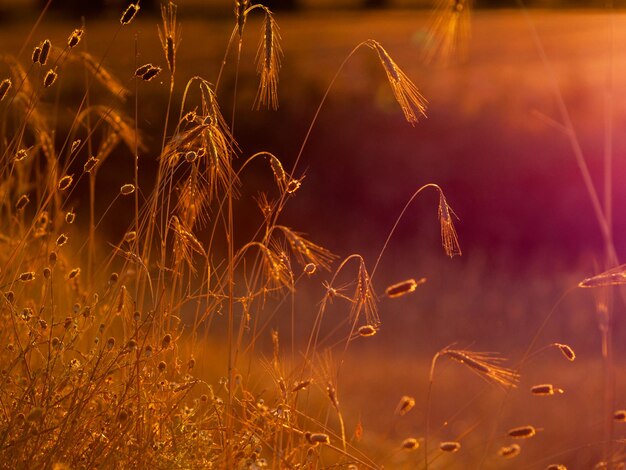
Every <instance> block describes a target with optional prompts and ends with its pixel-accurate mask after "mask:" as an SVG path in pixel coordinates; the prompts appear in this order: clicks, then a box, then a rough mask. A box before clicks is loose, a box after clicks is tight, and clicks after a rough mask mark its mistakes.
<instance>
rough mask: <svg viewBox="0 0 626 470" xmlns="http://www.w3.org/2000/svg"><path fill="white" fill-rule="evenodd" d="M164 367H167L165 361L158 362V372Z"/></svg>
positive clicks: (163, 369)
mask: <svg viewBox="0 0 626 470" xmlns="http://www.w3.org/2000/svg"><path fill="white" fill-rule="evenodd" d="M166 367H167V364H165V361H161V362H159V365H158V368H159V372H164V371H165V368H166Z"/></svg>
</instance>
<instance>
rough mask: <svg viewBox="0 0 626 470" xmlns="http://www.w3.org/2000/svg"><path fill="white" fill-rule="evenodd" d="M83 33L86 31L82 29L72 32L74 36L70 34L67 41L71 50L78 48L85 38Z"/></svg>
mask: <svg viewBox="0 0 626 470" xmlns="http://www.w3.org/2000/svg"><path fill="white" fill-rule="evenodd" d="M83 33H84V31H83V30H82V29H75V30H74V31H72V34H70V37H69V38H68V39H67V47H69V48H70V49H71V48H73V47H75V46H77V45H78V43H79V42H80V40H81V38H82V37H83Z"/></svg>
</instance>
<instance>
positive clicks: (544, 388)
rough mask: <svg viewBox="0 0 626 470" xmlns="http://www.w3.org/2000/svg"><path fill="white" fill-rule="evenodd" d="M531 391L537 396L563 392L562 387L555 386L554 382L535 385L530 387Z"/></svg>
mask: <svg viewBox="0 0 626 470" xmlns="http://www.w3.org/2000/svg"><path fill="white" fill-rule="evenodd" d="M530 393H532V394H533V395H537V396H549V395H554V394H555V393H563V390H561V389H560V388H554V386H553V385H552V384H541V385H533V386H532V387H531V388H530Z"/></svg>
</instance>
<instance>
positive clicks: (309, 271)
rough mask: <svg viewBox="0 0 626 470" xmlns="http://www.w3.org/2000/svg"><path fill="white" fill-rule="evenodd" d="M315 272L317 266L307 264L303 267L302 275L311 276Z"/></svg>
mask: <svg viewBox="0 0 626 470" xmlns="http://www.w3.org/2000/svg"><path fill="white" fill-rule="evenodd" d="M316 270H317V266H316V265H315V263H308V264H307V265H306V266H305V267H304V274H306V275H308V276H311V275H313V274H314V273H315V271H316Z"/></svg>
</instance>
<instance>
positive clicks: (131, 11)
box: [120, 3, 139, 25]
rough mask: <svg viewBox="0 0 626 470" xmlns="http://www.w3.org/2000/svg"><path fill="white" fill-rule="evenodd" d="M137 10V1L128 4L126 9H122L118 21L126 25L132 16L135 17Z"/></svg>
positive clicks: (131, 19)
mask: <svg viewBox="0 0 626 470" xmlns="http://www.w3.org/2000/svg"><path fill="white" fill-rule="evenodd" d="M138 11H139V3H131V4H130V5H128V7H127V8H126V10H124V13H123V14H122V17H121V18H120V23H122V24H123V25H127V24H128V23H130V22H131V21H133V18H134V17H135V15H136V14H137V12H138Z"/></svg>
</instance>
